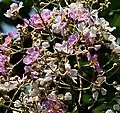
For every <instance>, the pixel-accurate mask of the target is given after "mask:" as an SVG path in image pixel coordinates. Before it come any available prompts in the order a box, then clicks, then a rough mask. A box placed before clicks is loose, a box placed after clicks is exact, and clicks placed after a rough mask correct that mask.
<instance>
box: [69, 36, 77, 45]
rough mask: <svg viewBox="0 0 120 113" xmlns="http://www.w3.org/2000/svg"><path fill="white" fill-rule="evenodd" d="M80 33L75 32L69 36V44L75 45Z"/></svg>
mask: <svg viewBox="0 0 120 113" xmlns="http://www.w3.org/2000/svg"><path fill="white" fill-rule="evenodd" d="M78 38H79V36H78V34H73V35H70V36H69V37H68V46H73V45H74V44H75V43H76V42H77V41H78Z"/></svg>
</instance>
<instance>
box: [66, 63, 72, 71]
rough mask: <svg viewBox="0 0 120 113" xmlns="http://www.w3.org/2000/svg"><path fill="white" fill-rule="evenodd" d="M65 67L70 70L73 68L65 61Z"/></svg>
mask: <svg viewBox="0 0 120 113" xmlns="http://www.w3.org/2000/svg"><path fill="white" fill-rule="evenodd" d="M65 69H66V70H70V69H71V66H70V64H69V63H68V62H67V63H65Z"/></svg>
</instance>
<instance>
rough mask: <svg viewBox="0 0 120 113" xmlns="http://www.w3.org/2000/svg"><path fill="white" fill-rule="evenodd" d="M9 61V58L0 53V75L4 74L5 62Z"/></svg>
mask: <svg viewBox="0 0 120 113" xmlns="http://www.w3.org/2000/svg"><path fill="white" fill-rule="evenodd" d="M9 61H10V57H9V56H7V55H3V54H1V53H0V75H5V74H6V66H5V64H6V62H9Z"/></svg>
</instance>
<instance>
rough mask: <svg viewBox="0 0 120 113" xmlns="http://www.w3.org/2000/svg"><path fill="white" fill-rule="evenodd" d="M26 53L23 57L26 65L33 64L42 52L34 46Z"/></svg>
mask: <svg viewBox="0 0 120 113" xmlns="http://www.w3.org/2000/svg"><path fill="white" fill-rule="evenodd" d="M26 53H27V54H28V55H27V56H26V57H25V58H24V59H23V63H24V64H26V65H29V64H31V63H32V62H33V61H35V60H36V59H37V58H38V57H39V56H40V52H39V51H38V50H37V51H36V50H34V48H30V49H28V50H27V52H26Z"/></svg>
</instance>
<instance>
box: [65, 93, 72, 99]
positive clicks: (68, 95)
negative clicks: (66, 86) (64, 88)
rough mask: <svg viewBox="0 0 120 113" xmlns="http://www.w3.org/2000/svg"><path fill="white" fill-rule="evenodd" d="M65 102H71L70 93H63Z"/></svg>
mask: <svg viewBox="0 0 120 113" xmlns="http://www.w3.org/2000/svg"><path fill="white" fill-rule="evenodd" d="M64 98H65V100H72V94H71V93H70V92H67V93H65V96H64Z"/></svg>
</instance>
